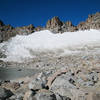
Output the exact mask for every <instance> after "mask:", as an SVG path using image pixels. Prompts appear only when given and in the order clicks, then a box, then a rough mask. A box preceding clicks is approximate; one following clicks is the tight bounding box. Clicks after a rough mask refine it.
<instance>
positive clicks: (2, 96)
mask: <svg viewBox="0 0 100 100" xmlns="http://www.w3.org/2000/svg"><path fill="white" fill-rule="evenodd" d="M12 95H13V93H12V92H11V91H10V90H7V89H5V88H0V100H6V99H7V98H9V97H11V96H12Z"/></svg>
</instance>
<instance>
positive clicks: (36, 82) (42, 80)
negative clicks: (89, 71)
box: [28, 73, 47, 90]
mask: <svg viewBox="0 0 100 100" xmlns="http://www.w3.org/2000/svg"><path fill="white" fill-rule="evenodd" d="M46 82H47V81H46V76H45V75H44V74H43V73H39V75H38V76H37V78H35V79H33V80H32V81H31V82H30V83H29V85H28V87H29V89H32V90H40V89H43V88H46Z"/></svg>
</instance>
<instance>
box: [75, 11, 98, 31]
mask: <svg viewBox="0 0 100 100" xmlns="http://www.w3.org/2000/svg"><path fill="white" fill-rule="evenodd" d="M77 28H78V30H87V29H100V12H97V13H96V14H92V15H89V16H88V18H87V20H86V21H85V22H81V23H80V24H79V25H78V26H77Z"/></svg>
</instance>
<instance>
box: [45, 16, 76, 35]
mask: <svg viewBox="0 0 100 100" xmlns="http://www.w3.org/2000/svg"><path fill="white" fill-rule="evenodd" d="M46 29H48V30H50V31H52V32H53V33H63V32H66V31H67V32H69V31H70V32H73V31H75V30H76V27H75V26H74V25H72V22H70V21H68V22H66V23H64V22H62V21H61V20H60V19H59V18H58V17H57V16H56V17H53V18H52V19H50V20H48V22H47V24H46Z"/></svg>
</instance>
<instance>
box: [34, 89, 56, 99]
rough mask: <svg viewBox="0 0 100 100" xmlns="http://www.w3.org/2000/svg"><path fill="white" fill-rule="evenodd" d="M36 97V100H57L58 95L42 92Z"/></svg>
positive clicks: (46, 91)
mask: <svg viewBox="0 0 100 100" xmlns="http://www.w3.org/2000/svg"><path fill="white" fill-rule="evenodd" d="M34 97H35V98H36V100H57V99H56V95H55V94H54V93H53V92H51V91H48V90H41V91H39V92H38V93H37V94H36V95H35V96H34Z"/></svg>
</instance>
